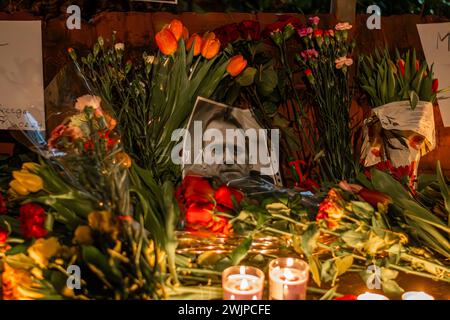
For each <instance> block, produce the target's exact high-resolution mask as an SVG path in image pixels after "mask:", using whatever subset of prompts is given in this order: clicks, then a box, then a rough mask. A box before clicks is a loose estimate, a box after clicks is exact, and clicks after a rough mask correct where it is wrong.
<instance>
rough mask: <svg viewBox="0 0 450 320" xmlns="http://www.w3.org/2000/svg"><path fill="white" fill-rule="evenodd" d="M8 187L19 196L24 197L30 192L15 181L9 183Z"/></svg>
mask: <svg viewBox="0 0 450 320" xmlns="http://www.w3.org/2000/svg"><path fill="white" fill-rule="evenodd" d="M9 186H10V187H11V191H13V192H14V193H16V194H18V195H19V196H26V195H28V194H30V191H28V189H27V188H26V187H25V186H23V185H22V184H21V183H20V182H19V181H17V180H13V181H11V182H10V183H9Z"/></svg>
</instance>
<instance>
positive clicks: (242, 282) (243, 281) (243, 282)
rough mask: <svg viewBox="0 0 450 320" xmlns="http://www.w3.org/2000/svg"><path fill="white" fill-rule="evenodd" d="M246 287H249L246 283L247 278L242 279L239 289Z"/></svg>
mask: <svg viewBox="0 0 450 320" xmlns="http://www.w3.org/2000/svg"><path fill="white" fill-rule="evenodd" d="M248 288H249V285H248V281H247V279H242V281H241V287H240V289H241V290H248Z"/></svg>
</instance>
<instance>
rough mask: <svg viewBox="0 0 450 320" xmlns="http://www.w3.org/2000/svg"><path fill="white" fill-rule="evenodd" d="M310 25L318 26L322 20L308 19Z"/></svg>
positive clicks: (317, 18) (316, 17) (316, 18)
mask: <svg viewBox="0 0 450 320" xmlns="http://www.w3.org/2000/svg"><path fill="white" fill-rule="evenodd" d="M308 21H309V23H311V24H312V25H314V26H317V25H318V24H319V22H320V18H319V17H318V16H315V17H309V18H308Z"/></svg>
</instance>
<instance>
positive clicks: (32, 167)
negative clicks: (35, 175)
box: [22, 162, 40, 172]
mask: <svg viewBox="0 0 450 320" xmlns="http://www.w3.org/2000/svg"><path fill="white" fill-rule="evenodd" d="M39 168H40V165H39V164H37V163H35V162H24V163H23V164H22V170H26V171H30V172H37V171H38V170H39Z"/></svg>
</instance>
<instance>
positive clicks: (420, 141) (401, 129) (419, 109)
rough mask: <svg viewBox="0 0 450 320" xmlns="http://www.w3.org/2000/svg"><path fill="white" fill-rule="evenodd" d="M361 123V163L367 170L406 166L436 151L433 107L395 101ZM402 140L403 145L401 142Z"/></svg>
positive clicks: (424, 104)
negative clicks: (385, 165) (385, 163)
mask: <svg viewBox="0 0 450 320" xmlns="http://www.w3.org/2000/svg"><path fill="white" fill-rule="evenodd" d="M373 112H374V115H373V116H372V117H371V118H369V119H366V121H365V123H364V141H363V146H362V150H361V160H362V161H363V163H364V166H366V167H370V166H373V165H376V164H377V163H379V162H382V161H385V160H390V161H391V163H392V165H393V166H394V167H401V166H408V165H410V164H411V163H413V162H415V164H416V168H417V165H418V162H419V160H420V158H421V157H422V156H423V155H425V154H427V153H428V152H430V151H431V150H433V149H434V148H435V147H436V134H435V124H434V114H433V105H432V104H431V103H430V102H424V101H419V103H418V104H417V106H416V108H415V109H414V110H412V109H411V106H410V102H409V101H396V102H392V103H388V104H385V105H383V106H381V107H378V108H375V109H373ZM400 139H402V140H403V142H401V141H400Z"/></svg>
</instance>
